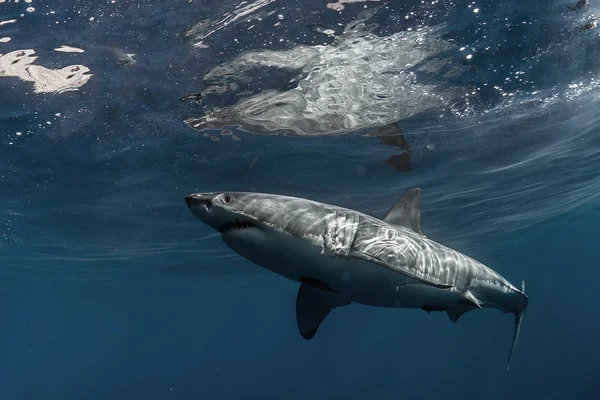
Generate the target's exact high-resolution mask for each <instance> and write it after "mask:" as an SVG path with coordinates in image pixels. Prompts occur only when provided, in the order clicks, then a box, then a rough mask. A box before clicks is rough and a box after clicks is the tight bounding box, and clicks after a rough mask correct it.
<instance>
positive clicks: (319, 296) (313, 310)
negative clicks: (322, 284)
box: [296, 283, 350, 340]
mask: <svg viewBox="0 0 600 400" xmlns="http://www.w3.org/2000/svg"><path fill="white" fill-rule="evenodd" d="M348 304H350V302H349V301H347V300H344V299H342V298H341V297H339V296H338V295H336V294H335V293H332V292H326V291H323V290H321V289H316V288H313V287H310V286H308V285H305V284H304V283H303V284H301V285H300V290H298V297H297V298H296V322H297V323H298V330H299V331H300V334H301V335H302V337H303V338H304V339H306V340H310V339H312V337H313V336H314V335H315V333H317V329H319V326H320V325H321V322H323V320H324V319H325V317H327V315H329V313H330V312H331V310H333V309H335V308H337V307H342V306H345V305H348Z"/></svg>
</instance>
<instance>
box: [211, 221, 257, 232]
mask: <svg viewBox="0 0 600 400" xmlns="http://www.w3.org/2000/svg"><path fill="white" fill-rule="evenodd" d="M252 227H254V225H253V224H251V223H250V222H234V223H231V224H228V225H225V226H223V227H221V228H220V229H219V231H220V232H221V233H222V234H225V233H228V232H232V231H239V230H242V229H246V228H252Z"/></svg>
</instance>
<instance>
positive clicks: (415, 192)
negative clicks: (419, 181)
mask: <svg viewBox="0 0 600 400" xmlns="http://www.w3.org/2000/svg"><path fill="white" fill-rule="evenodd" d="M420 198H421V189H419V188H413V189H410V190H409V191H408V192H406V193H405V194H404V196H402V197H401V198H400V200H398V201H397V202H396V204H394V205H393V206H392V208H390V209H389V211H388V212H387V213H386V214H385V217H383V220H384V221H385V222H387V223H388V224H392V225H399V226H403V227H405V228H408V229H410V230H412V231H413V232H417V233H419V234H421V235H423V232H421V209H420V205H419V201H420Z"/></svg>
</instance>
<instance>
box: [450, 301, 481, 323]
mask: <svg viewBox="0 0 600 400" xmlns="http://www.w3.org/2000/svg"><path fill="white" fill-rule="evenodd" d="M475 308H477V307H475V306H467V305H461V306H456V307H452V308H449V309H447V310H446V314H448V317H450V320H451V321H452V322H456V321H458V319H459V318H460V317H461V316H462V315H463V314H464V313H466V312H469V311H471V310H474V309H475Z"/></svg>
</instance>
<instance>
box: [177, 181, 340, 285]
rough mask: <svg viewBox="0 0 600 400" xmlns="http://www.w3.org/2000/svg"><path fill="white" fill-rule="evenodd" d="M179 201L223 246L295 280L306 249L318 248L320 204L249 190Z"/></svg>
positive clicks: (322, 211)
mask: <svg viewBox="0 0 600 400" xmlns="http://www.w3.org/2000/svg"><path fill="white" fill-rule="evenodd" d="M185 201H186V203H187V205H188V207H189V209H190V211H191V212H192V213H193V214H194V215H195V216H196V217H197V218H198V219H200V220H201V221H202V222H204V223H205V224H206V225H208V226H210V227H211V228H213V229H215V230H217V231H219V232H220V233H221V239H222V240H223V242H224V243H225V244H226V245H227V246H228V247H229V248H231V249H232V250H233V251H235V252H236V253H238V254H239V255H241V256H242V257H244V258H246V259H248V260H250V261H252V262H253V263H255V264H258V265H260V266H262V267H264V268H267V269H269V270H271V271H274V272H276V273H278V274H280V275H283V276H285V277H287V278H289V279H292V280H296V281H299V280H300V279H301V277H302V273H301V272H300V271H302V270H303V269H305V268H306V266H307V265H308V266H310V265H311V264H312V263H313V261H314V260H313V259H310V258H307V257H309V256H308V253H310V252H311V250H312V251H313V252H316V254H320V252H321V250H322V245H323V243H322V241H323V239H322V238H323V232H325V229H326V224H327V220H326V216H327V215H328V213H329V210H328V208H327V207H324V206H323V205H322V204H321V205H320V204H318V203H315V202H313V201H310V200H307V199H300V198H294V197H287V196H281V195H276V194H267V193H251V192H213V193H195V194H191V195H189V196H187V197H186V198H185ZM340 235H341V233H340ZM319 241H320V242H319ZM347 242H350V241H347ZM319 244H320V245H321V246H319Z"/></svg>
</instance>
